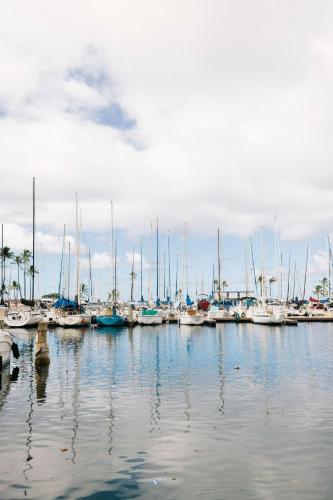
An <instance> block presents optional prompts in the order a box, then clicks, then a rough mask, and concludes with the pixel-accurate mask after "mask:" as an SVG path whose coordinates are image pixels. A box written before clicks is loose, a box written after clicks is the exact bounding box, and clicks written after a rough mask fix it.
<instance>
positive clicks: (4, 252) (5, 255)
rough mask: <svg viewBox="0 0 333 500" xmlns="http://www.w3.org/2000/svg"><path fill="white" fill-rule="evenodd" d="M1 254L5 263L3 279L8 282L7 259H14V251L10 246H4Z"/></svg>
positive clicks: (0, 251)
mask: <svg viewBox="0 0 333 500" xmlns="http://www.w3.org/2000/svg"><path fill="white" fill-rule="evenodd" d="M0 256H1V260H2V263H3V281H4V282H6V260H10V259H12V258H13V256H14V253H13V252H12V251H11V249H10V248H9V247H3V248H2V249H1V250H0Z"/></svg>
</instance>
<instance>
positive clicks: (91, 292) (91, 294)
mask: <svg viewBox="0 0 333 500" xmlns="http://www.w3.org/2000/svg"><path fill="white" fill-rule="evenodd" d="M88 252H89V281H90V300H91V301H92V296H93V284H92V272H91V256H90V248H89V249H88Z"/></svg>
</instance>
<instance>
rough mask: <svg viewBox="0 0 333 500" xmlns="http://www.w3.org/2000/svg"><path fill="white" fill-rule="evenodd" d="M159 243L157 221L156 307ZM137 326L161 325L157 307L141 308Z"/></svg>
mask: <svg viewBox="0 0 333 500" xmlns="http://www.w3.org/2000/svg"><path fill="white" fill-rule="evenodd" d="M159 304H160V299H159V241H158V219H157V222H156V305H157V306H159ZM137 321H138V323H139V325H161V324H162V322H163V315H162V312H161V310H160V309H159V308H157V307H142V308H141V309H140V310H139V313H138V315H137Z"/></svg>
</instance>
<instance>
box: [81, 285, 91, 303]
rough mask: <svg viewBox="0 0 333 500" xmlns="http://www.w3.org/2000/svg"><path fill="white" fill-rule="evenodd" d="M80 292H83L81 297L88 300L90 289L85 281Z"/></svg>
mask: <svg viewBox="0 0 333 500" xmlns="http://www.w3.org/2000/svg"><path fill="white" fill-rule="evenodd" d="M80 293H81V297H82V298H83V299H85V300H88V298H89V290H88V287H87V285H86V284H85V283H81V290H80Z"/></svg>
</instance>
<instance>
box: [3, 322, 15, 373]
mask: <svg viewBox="0 0 333 500" xmlns="http://www.w3.org/2000/svg"><path fill="white" fill-rule="evenodd" d="M12 344H13V342H12V339H11V336H10V335H9V333H8V332H6V331H3V330H2V331H0V356H1V358H2V366H5V365H7V364H9V363H10V353H11V350H12Z"/></svg>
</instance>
